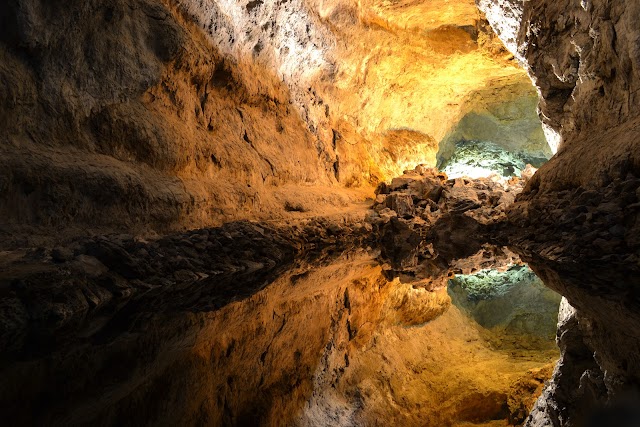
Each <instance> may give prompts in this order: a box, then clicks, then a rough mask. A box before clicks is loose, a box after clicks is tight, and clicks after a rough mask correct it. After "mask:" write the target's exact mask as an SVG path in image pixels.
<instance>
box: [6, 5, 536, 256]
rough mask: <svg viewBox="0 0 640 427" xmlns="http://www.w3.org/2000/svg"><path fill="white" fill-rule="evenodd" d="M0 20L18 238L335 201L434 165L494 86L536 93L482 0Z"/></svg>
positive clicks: (104, 10)
mask: <svg viewBox="0 0 640 427" xmlns="http://www.w3.org/2000/svg"><path fill="white" fill-rule="evenodd" d="M0 24H1V25H0V59H1V60H0V76H2V78H1V79H0V95H1V99H2V102H1V103H0V126H2V128H3V132H2V135H1V136H0V138H1V145H0V150H1V151H0V154H1V155H0V165H1V166H2V167H1V168H0V170H1V171H2V172H1V173H0V188H1V189H2V197H1V198H0V199H1V200H0V213H1V216H2V222H3V224H4V225H5V227H3V230H4V231H5V232H6V231H9V233H8V235H7V236H8V237H14V236H15V234H16V233H13V231H15V230H18V231H25V232H26V233H23V235H28V236H30V235H32V234H34V230H33V229H29V228H26V227H27V226H37V227H44V229H45V231H44V234H46V230H50V229H51V228H52V227H54V228H55V229H56V230H58V231H59V234H60V235H62V234H64V233H62V231H65V232H66V231H68V230H75V231H74V233H75V234H83V233H86V230H87V229H91V230H96V229H98V228H103V229H105V230H108V231H113V230H114V229H115V230H118V231H127V232H129V231H136V232H138V231H145V230H147V229H152V230H155V231H159V232H164V231H168V230H170V229H175V228H176V227H184V226H186V227H198V226H209V225H214V224H220V223H222V222H224V221H227V220H230V219H240V218H262V219H264V218H268V219H282V218H292V217H299V216H300V215H301V212H309V214H321V213H327V212H329V211H332V210H335V209H336V208H337V209H341V208H345V207H346V206H348V205H349V203H351V202H353V201H359V200H362V199H363V198H364V194H366V195H370V194H371V185H375V184H377V183H378V182H379V181H381V180H385V179H390V178H392V177H393V176H395V175H397V174H399V173H401V172H402V171H403V170H404V169H406V168H412V167H414V166H415V164H418V163H426V164H429V165H431V166H434V165H435V161H436V157H435V156H436V152H437V151H438V145H439V143H440V141H442V140H443V138H445V136H446V135H448V134H451V133H452V128H453V127H454V126H455V124H456V123H457V122H458V121H459V120H460V119H461V118H462V117H463V116H464V115H466V114H468V113H470V112H472V111H474V110H475V109H477V110H482V111H484V110H486V109H487V108H486V105H485V104H486V100H484V101H482V102H480V101H478V93H485V94H486V93H491V92H495V93H498V94H500V93H501V91H502V88H503V87H509V88H511V89H509V90H508V91H507V92H509V93H510V95H508V96H512V95H515V98H516V99H517V98H518V96H519V94H520V93H528V96H530V88H529V87H528V84H527V83H526V82H527V77H526V75H525V74H524V73H523V72H522V70H521V69H519V68H518V66H517V64H516V63H515V61H513V60H512V59H510V58H509V55H508V53H507V52H506V51H505V50H504V49H503V47H502V45H501V44H500V42H499V41H497V39H496V38H495V37H494V36H493V35H492V33H491V30H490V28H489V27H488V26H487V25H486V22H485V21H483V20H482V17H481V16H480V14H479V13H478V11H477V10H476V9H475V6H474V4H473V2H472V1H471V0H464V1H457V2H429V3H425V4H416V3H412V2H399V3H397V4H394V5H388V4H383V3H378V2H361V3H359V4H358V5H354V4H352V3H350V2H342V1H338V0H336V1H327V2H320V1H302V0H296V1H293V2H262V1H250V2H246V3H244V2H239V1H217V2H214V1H210V2H202V1H200V2H196V1H188V0H181V1H178V0H136V1H134V2H133V3H131V2H128V3H127V2H124V1H121V0H109V1H107V2H96V1H89V2H80V1H71V2H66V3H64V4H55V5H53V4H50V3H48V2H44V1H39V0H11V1H9V2H6V3H5V4H3V5H2V6H1V7H0ZM513 88H517V90H515V92H514V90H513ZM501 97H502V95H497V96H495V102H494V104H495V105H493V104H492V105H493V106H492V107H491V108H489V110H491V111H493V113H495V111H499V110H500V103H501V102H502V101H501ZM483 102H484V103H483ZM508 102H510V101H508ZM507 110H508V109H507ZM507 110H505V109H504V108H503V112H504V111H506V112H507V113H508V114H507V115H506V116H504V115H500V114H497V116H496V115H495V114H494V115H493V116H492V115H491V114H489V115H488V116H487V117H493V118H495V117H499V119H500V120H502V121H503V122H505V120H506V122H509V121H510V120H511V118H510V117H509V115H510V113H509V111H507ZM529 116H530V117H529ZM529 116H527V117H528V118H525V119H524V122H526V123H529V124H530V122H531V120H533V121H534V122H535V117H533V115H531V114H530V115H529ZM491 120H493V119H491ZM491 120H490V121H491ZM514 120H515V121H514V123H516V122H518V120H521V117H520V118H519V117H516V118H515V119H514ZM492 124H493V122H492V123H490V125H492ZM502 124H504V123H502ZM534 125H535V123H534ZM525 127H526V126H525ZM514 129H515V127H514ZM527 132H528V131H527ZM465 135H466V134H465ZM537 135H538V136H537V137H536V138H534V139H536V141H537V143H538V144H541V143H542V144H543V143H544V141H543V140H542V138H541V137H540V132H538V134H537ZM525 139H526V138H525ZM529 142H531V141H529ZM345 187H348V188H350V190H346V189H345ZM358 188H360V189H362V190H358ZM329 189H331V190H329ZM14 245H17V246H24V245H25V244H24V243H20V242H17V241H16V242H14Z"/></svg>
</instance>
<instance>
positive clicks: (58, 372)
mask: <svg viewBox="0 0 640 427" xmlns="http://www.w3.org/2000/svg"><path fill="white" fill-rule="evenodd" d="M313 264H314V266H313V267H311V266H310V265H309V264H308V263H307V262H302V261H300V262H297V263H294V264H292V265H291V267H290V268H289V269H288V270H286V271H284V272H282V273H281V274H279V275H278V276H277V277H276V278H275V279H272V278H269V279H268V280H270V281H271V280H272V282H271V283H270V284H269V285H268V286H266V287H264V283H262V284H261V286H256V287H255V289H256V291H255V293H253V294H252V295H248V296H246V298H244V299H242V300H239V301H233V299H232V298H231V299H227V300H226V302H225V303H224V304H221V305H220V307H219V308H218V309H217V310H215V311H208V312H206V311H198V312H196V311H187V310H185V309H184V307H183V308H181V309H179V310H176V309H173V310H168V309H164V310H157V309H156V308H157V306H158V303H157V301H155V300H153V299H150V300H144V299H142V300H137V301H136V302H135V303H133V302H132V304H134V305H133V307H127V306H126V305H125V306H124V307H120V308H119V309H118V311H117V312H116V313H108V314H107V313H103V315H102V316H94V317H92V318H91V319H86V321H85V322H84V323H83V324H82V325H76V326H74V327H73V328H70V329H69V330H67V331H64V332H59V333H57V334H56V336H55V337H47V340H48V342H49V344H50V346H49V347H48V349H49V350H48V352H47V353H44V354H36V353H33V352H31V351H30V350H29V348H24V349H22V351H21V352H20V353H15V354H12V355H11V356H7V355H5V360H4V363H3V369H2V371H0V382H1V383H2V384H3V388H2V391H0V401H1V402H3V403H2V405H3V407H2V408H1V410H2V413H3V414H7V419H8V420H9V421H10V423H11V424H14V425H27V424H37V425H81V424H98V425H273V426H275V425H300V426H327V425H332V426H334V425H344V426H353V425H367V426H369V425H380V426H382V425H385V426H386V425H394V424H395V425H406V426H411V425H416V426H418V425H420V426H424V425H427V426H445V425H465V423H466V422H474V423H477V422H488V421H490V420H494V419H495V420H499V419H509V418H511V419H512V421H517V420H518V417H521V416H522V413H523V411H524V410H525V409H523V408H526V407H527V406H528V405H530V404H531V399H532V395H533V393H535V392H536V390H538V389H539V388H540V386H541V384H542V382H543V381H544V380H545V379H546V378H547V377H548V376H549V375H550V369H551V365H550V363H551V362H552V361H553V360H554V358H555V357H557V354H556V351H549V348H550V347H549V345H548V344H549V342H552V340H551V341H546V342H545V343H544V345H541V346H540V347H539V348H538V347H536V346H530V347H529V348H524V347H517V346H512V347H511V348H509V351H504V349H501V348H495V346H493V345H492V340H491V339H489V338H488V337H490V336H491V334H494V336H495V335H496V334H501V333H503V332H504V331H497V330H494V329H495V328H493V329H491V330H490V329H485V328H482V327H480V326H478V324H477V323H476V322H475V321H473V320H471V319H470V318H469V317H467V316H466V315H465V314H464V313H465V312H467V308H466V307H458V306H456V305H451V299H450V297H449V296H448V295H447V292H446V290H440V291H435V292H428V291H426V290H424V289H414V288H413V286H411V284H401V283H399V282H398V281H397V280H395V281H392V282H389V281H387V280H386V279H384V276H383V275H382V274H381V267H380V266H379V265H378V264H377V263H376V262H374V261H373V260H372V258H371V256H370V255H368V254H366V253H364V252H356V253H352V254H349V255H342V256H340V257H338V258H335V259H333V260H331V261H320V262H319V261H318V260H315V261H314V262H313ZM260 279H261V280H266V279H265V278H264V277H263V278H260ZM209 285H211V286H213V285H212V284H209ZM263 287H264V288H263ZM258 289H262V290H259V291H258ZM203 293H204V292H203ZM164 304H166V300H164ZM178 308H180V307H178ZM42 339H45V337H42V336H39V337H32V339H31V341H29V342H30V343H31V344H29V346H36V347H37V346H38V345H39V341H38V340H42ZM494 341H495V340H494ZM27 347H28V346H27ZM7 359H9V360H7Z"/></svg>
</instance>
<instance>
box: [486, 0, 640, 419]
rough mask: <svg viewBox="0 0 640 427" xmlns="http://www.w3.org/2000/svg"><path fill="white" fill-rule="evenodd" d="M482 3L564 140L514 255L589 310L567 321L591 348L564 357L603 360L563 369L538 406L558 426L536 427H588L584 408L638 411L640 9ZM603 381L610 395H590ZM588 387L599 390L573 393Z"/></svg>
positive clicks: (523, 204) (543, 173)
mask: <svg viewBox="0 0 640 427" xmlns="http://www.w3.org/2000/svg"><path fill="white" fill-rule="evenodd" d="M478 4H479V5H480V6H481V8H483V9H484V10H485V12H486V15H487V18H488V20H489V21H490V22H491V23H492V25H493V26H494V28H496V29H497V30H498V32H499V33H500V36H501V37H503V38H504V40H505V41H508V43H507V45H508V47H509V48H510V49H511V50H512V51H513V52H514V53H516V54H517V56H518V57H519V58H520V59H521V60H522V61H523V64H524V65H525V66H526V68H527V69H528V72H529V74H530V76H531V77H532V80H533V81H534V83H535V85H536V86H537V87H538V90H539V93H540V96H541V99H540V112H541V118H542V120H543V121H544V122H545V123H546V125H548V126H549V127H550V128H552V129H553V130H554V131H555V132H556V133H557V134H558V135H560V136H561V139H562V142H561V145H560V148H559V151H558V153H557V155H556V156H554V157H553V158H552V159H551V160H550V161H549V162H548V163H547V164H545V165H544V166H543V167H541V169H540V170H539V171H538V173H536V175H535V176H534V177H533V179H532V180H531V181H530V182H529V184H528V185H527V186H526V188H525V190H524V191H523V193H522V194H521V196H520V197H519V198H518V200H517V201H516V204H515V205H514V206H513V208H512V209H511V211H510V212H509V217H510V221H511V222H512V224H513V225H514V226H515V229H516V230H517V231H515V232H514V234H513V236H512V240H511V241H512V243H513V244H512V246H511V247H512V248H514V250H516V251H517V252H518V253H519V254H520V255H521V256H522V257H523V259H524V260H525V261H527V262H528V263H529V265H530V266H531V267H532V268H533V269H534V271H536V273H537V274H538V275H539V276H540V277H541V278H542V279H543V280H544V282H545V284H546V285H547V286H549V287H551V288H552V289H555V290H556V291H558V292H559V293H561V294H562V295H564V296H566V298H567V299H568V301H569V303H570V304H571V305H572V306H573V307H575V309H576V311H577V314H576V318H577V319H579V321H578V322H577V325H578V326H576V322H573V321H572V322H569V323H567V325H566V328H568V330H567V332H566V333H567V334H568V336H576V337H577V336H582V338H580V339H568V340H567V341H566V343H565V344H563V345H565V346H566V349H565V350H564V352H565V353H567V354H571V353H572V352H574V353H576V354H582V355H587V354H595V365H594V364H593V363H592V362H589V363H587V364H586V365H582V361H583V360H586V361H589V359H590V357H586V356H584V357H583V356H581V357H579V358H578V359H577V360H574V359H572V358H571V357H567V358H566V359H563V360H564V362H563V364H562V366H559V368H558V370H557V371H556V375H555V377H554V383H553V384H552V385H551V386H550V388H549V389H548V390H547V392H545V394H544V397H545V398H547V400H548V401H547V402H542V401H541V402H539V404H538V406H539V407H546V408H551V410H550V415H549V418H547V419H546V421H545V420H544V419H545V418H544V417H541V416H540V413H539V412H537V413H535V414H534V415H535V417H534V418H532V419H531V420H530V424H529V425H531V426H534V425H554V426H555V425H558V426H569V425H580V422H582V421H584V420H583V419H581V418H580V416H584V415H585V414H584V413H580V412H581V408H584V407H588V406H592V407H597V406H610V407H617V405H619V404H621V402H622V403H624V402H625V401H626V399H631V401H635V402H637V384H638V378H639V375H640V363H639V361H638V357H637V355H638V351H639V348H640V335H639V334H638V332H637V331H638V330H639V327H638V325H640V319H639V318H638V316H637V313H638V311H639V310H640V304H639V302H638V301H639V300H638V298H637V289H638V287H639V286H640V282H639V281H638V277H640V276H639V275H638V273H639V267H640V266H639V264H638V256H639V255H640V252H639V251H640V247H639V245H638V241H637V236H638V202H640V199H638V188H639V185H640V181H639V180H638V176H640V158H639V154H638V153H639V151H638V149H637V147H638V140H639V136H640V133H639V130H638V129H639V124H640V121H639V119H638V104H639V103H640V97H639V92H638V88H639V87H640V86H639V85H640V78H639V77H640V75H639V72H640V71H639V70H640V67H639V64H640V50H639V49H638V40H639V36H640V33H639V29H638V27H637V25H636V24H635V23H636V22H637V21H638V19H639V18H640V7H639V6H638V4H637V3H634V2H625V1H617V0H598V1H595V0H594V1H581V2H571V1H540V2H523V1H511V0H505V1H502V0H498V1H484V0H482V1H479V2H478ZM563 328H564V326H563ZM571 328H578V329H579V331H578V330H576V331H571ZM561 329H562V328H561ZM561 332H562V330H561ZM560 342H561V343H562V340H561V341H560ZM580 370H582V373H580ZM592 380H593V382H594V383H595V384H597V383H598V381H602V384H603V386H604V389H603V388H602V387H600V386H598V387H595V386H590V385H588V384H586V385H585V387H586V388H583V383H584V382H586V383H589V382H591V381H592ZM583 389H585V390H591V391H585V392H584V393H579V394H576V395H571V396H570V397H569V395H568V394H567V393H566V390H576V391H579V390H583ZM563 390H564V391H563ZM603 390H604V391H603ZM556 399H557V401H556ZM567 399H570V402H569V401H568V400H567ZM563 402H567V403H566V405H565V403H563ZM634 405H637V403H636V404H634ZM565 406H566V407H565ZM553 408H559V410H560V412H557V411H556V410H554V409H553ZM554 411H555V412H554ZM622 412H624V411H622ZM609 416H611V414H609ZM596 419H597V420H598V421H597V422H600V423H604V424H609V425H612V424H616V422H615V421H612V420H613V418H610V419H609V420H608V421H607V420H606V419H605V418H594V420H596ZM593 422H596V421H593ZM634 422H635V423H637V418H636V421H634ZM545 423H546V424H545ZM620 423H622V421H620ZM604 424H601V425H604ZM620 425H622V424H620Z"/></svg>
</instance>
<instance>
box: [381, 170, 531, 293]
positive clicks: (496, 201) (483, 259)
mask: <svg viewBox="0 0 640 427" xmlns="http://www.w3.org/2000/svg"><path fill="white" fill-rule="evenodd" d="M501 181H502V182H501ZM522 182H523V181H522V180H520V179H519V178H513V179H511V180H510V181H508V182H507V181H506V180H504V179H502V180H500V179H499V178H498V177H494V178H479V179H471V178H457V179H453V180H448V179H447V176H446V174H444V173H442V172H439V171H438V170H436V169H430V168H427V167H424V166H418V167H416V168H415V169H414V170H413V171H406V172H405V174H404V175H402V176H400V177H398V178H394V179H393V180H392V181H391V183H390V184H381V185H380V186H379V187H378V189H377V190H376V192H377V193H378V195H377V197H376V201H375V204H374V206H373V211H374V212H373V213H372V214H371V215H370V216H369V217H368V220H369V221H370V222H371V223H372V224H373V226H374V231H375V232H376V233H377V234H378V235H379V244H380V246H381V255H380V259H381V262H383V263H385V268H386V271H387V272H388V274H389V275H390V276H399V277H400V278H401V280H406V281H408V282H414V281H419V280H425V285H426V286H427V287H429V288H431V289H437V288H441V287H445V286H446V284H447V280H448V279H449V275H450V274H452V273H460V274H468V273H471V272H474V271H477V270H482V269H487V268H503V267H506V266H508V265H511V264H513V263H516V262H518V261H519V259H518V256H517V255H516V254H514V253H513V252H511V251H510V250H509V249H507V248H506V247H504V246H505V245H504V243H505V242H506V241H505V240H504V237H503V236H502V235H499V234H496V233H495V230H496V227H497V226H498V225H499V224H500V223H501V222H502V221H504V220H505V219H506V210H507V208H508V207H509V206H510V205H511V204H512V203H513V201H514V199H515V197H516V195H517V194H518V192H520V191H521V190H522Z"/></svg>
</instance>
